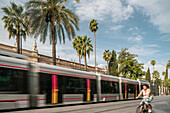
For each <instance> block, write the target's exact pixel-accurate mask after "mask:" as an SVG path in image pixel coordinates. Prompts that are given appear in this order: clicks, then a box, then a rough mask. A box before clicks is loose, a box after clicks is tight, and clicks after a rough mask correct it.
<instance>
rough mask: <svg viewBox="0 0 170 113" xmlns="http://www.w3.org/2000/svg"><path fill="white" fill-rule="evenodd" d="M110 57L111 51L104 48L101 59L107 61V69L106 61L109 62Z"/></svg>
mask: <svg viewBox="0 0 170 113" xmlns="http://www.w3.org/2000/svg"><path fill="white" fill-rule="evenodd" d="M111 57H112V54H111V52H110V51H109V50H105V51H104V53H103V59H104V60H105V61H106V62H107V68H108V69H109V67H108V66H109V64H108V62H109V60H110V58H111Z"/></svg>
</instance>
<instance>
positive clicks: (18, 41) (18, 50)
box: [16, 25, 20, 54]
mask: <svg viewBox="0 0 170 113" xmlns="http://www.w3.org/2000/svg"><path fill="white" fill-rule="evenodd" d="M19 34H20V27H19V25H18V27H17V39H16V40H17V53H18V54H20V38H19Z"/></svg>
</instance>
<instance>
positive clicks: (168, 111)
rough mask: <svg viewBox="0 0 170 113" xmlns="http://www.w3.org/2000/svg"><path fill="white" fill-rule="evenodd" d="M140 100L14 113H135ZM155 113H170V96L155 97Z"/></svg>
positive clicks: (153, 102) (153, 104)
mask: <svg viewBox="0 0 170 113" xmlns="http://www.w3.org/2000/svg"><path fill="white" fill-rule="evenodd" d="M139 102H140V100H131V101H119V102H108V103H97V104H86V105H76V106H64V107H55V108H45V109H34V110H23V111H15V112H13V113H135V111H136V108H137V106H138V105H139ZM151 104H152V107H153V113H170V96H160V97H154V100H153V101H152V103H151Z"/></svg>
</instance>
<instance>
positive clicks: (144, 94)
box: [143, 89, 150, 98]
mask: <svg viewBox="0 0 170 113" xmlns="http://www.w3.org/2000/svg"><path fill="white" fill-rule="evenodd" d="M148 93H149V92H148V89H147V92H145V90H144V89H143V98H146V97H147V95H148ZM149 97H150V95H149Z"/></svg>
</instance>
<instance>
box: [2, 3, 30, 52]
mask: <svg viewBox="0 0 170 113" xmlns="http://www.w3.org/2000/svg"><path fill="white" fill-rule="evenodd" d="M10 4H11V7H3V8H1V9H2V10H3V12H4V13H5V14H6V15H5V16H3V17H2V20H3V21H4V23H5V25H4V28H5V29H7V30H8V32H9V39H11V36H12V37H14V38H15V37H16V42H17V53H20V36H23V38H24V40H25V39H26V34H28V33H29V29H28V22H27V20H26V19H25V18H24V9H23V7H22V6H20V5H16V4H15V3H13V2H11V3H10Z"/></svg>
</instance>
